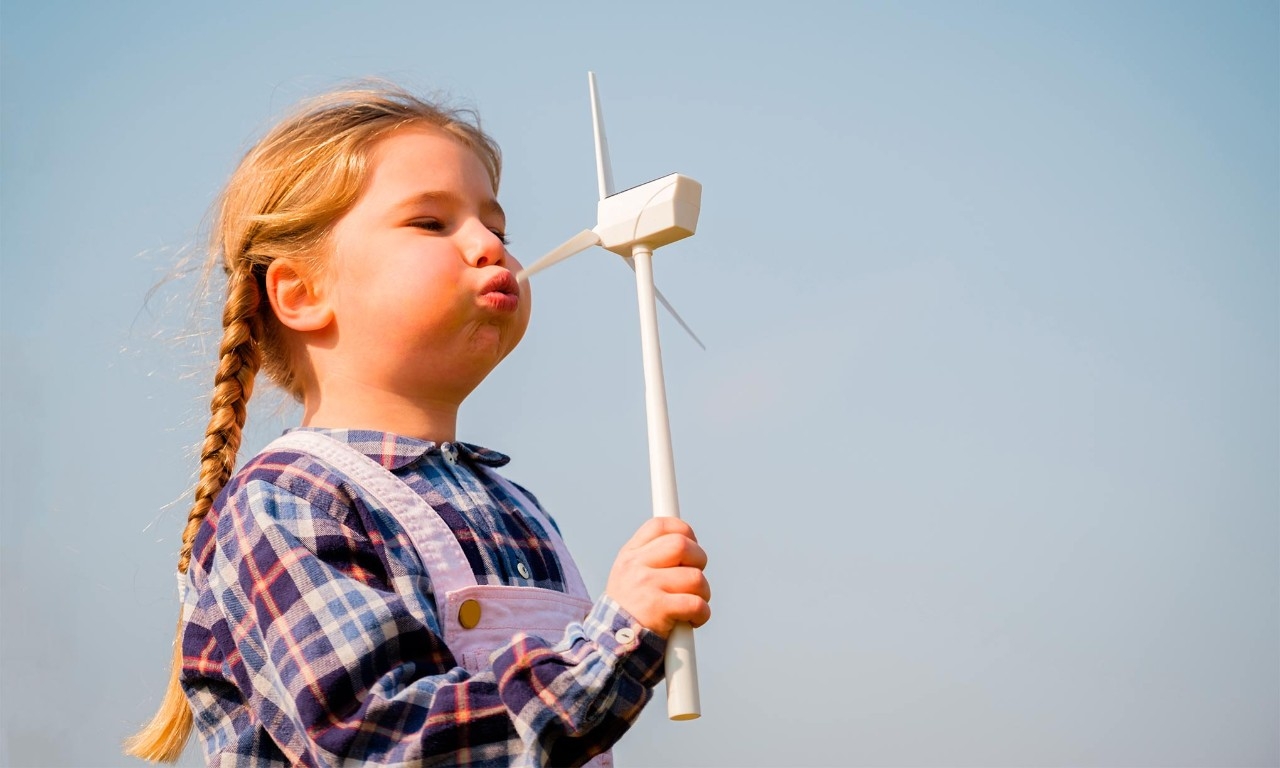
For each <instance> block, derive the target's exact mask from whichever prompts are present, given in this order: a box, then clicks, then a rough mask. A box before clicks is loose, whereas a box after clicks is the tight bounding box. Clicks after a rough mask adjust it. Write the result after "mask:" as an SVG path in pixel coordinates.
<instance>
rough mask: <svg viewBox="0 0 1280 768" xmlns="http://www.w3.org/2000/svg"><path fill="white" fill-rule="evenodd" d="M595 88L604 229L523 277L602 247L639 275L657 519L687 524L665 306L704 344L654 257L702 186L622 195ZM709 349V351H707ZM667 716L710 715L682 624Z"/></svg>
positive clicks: (688, 219)
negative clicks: (660, 284)
mask: <svg viewBox="0 0 1280 768" xmlns="http://www.w3.org/2000/svg"><path fill="white" fill-rule="evenodd" d="M587 80H588V82H589V84H590V86H591V117H592V121H593V124H594V127H595V143H596V175H597V178H598V181H599V183H600V203H599V206H598V207H597V212H596V218H597V223H596V225H595V227H593V228H591V229H585V230H583V231H581V232H579V233H578V234H576V235H574V236H573V237H572V238H570V239H569V240H568V241H566V242H565V243H564V244H563V245H561V246H560V247H558V248H556V249H555V250H553V251H551V253H548V254H547V255H546V256H543V257H542V258H541V259H538V260H537V261H536V262H534V263H533V264H531V265H530V266H529V267H528V268H527V269H525V270H523V271H521V272H520V273H519V274H518V275H516V279H517V280H525V279H527V278H528V277H529V276H530V275H532V274H534V273H536V272H540V271H542V270H544V269H546V268H547V267H549V266H551V265H552V264H555V263H557V262H559V261H563V260H564V259H567V258H569V257H570V256H573V255H574V254H577V253H580V252H582V251H585V250H587V249H588V248H590V247H592V246H595V245H599V246H602V247H604V248H605V249H606V250H609V251H612V252H614V253H616V254H618V255H619V256H622V257H623V258H624V259H626V260H627V263H628V264H630V265H631V268H632V269H633V270H635V273H636V295H637V297H638V299H639V303H640V346H641V350H642V352H643V355H644V396H645V415H646V420H647V422H648V429H649V475H650V483H651V488H652V493H653V515H654V517H679V516H680V502H679V500H678V499H677V497H676V468H675V458H674V457H673V455H672V452H671V427H670V423H669V422H668V420H667V392H666V386H665V384H664V383H663V377H662V349H661V347H660V346H659V344H658V311H657V302H661V303H662V305H663V306H664V307H666V309H667V311H669V312H670V313H671V315H672V316H673V317H674V318H675V319H676V321H677V322H678V323H680V325H681V327H683V328H684V329H685V331H687V332H688V333H689V335H690V336H693V339H694V341H697V342H698V346H702V342H701V341H698V337H697V336H696V335H694V333H693V331H692V330H690V328H689V326H688V325H686V324H685V322H684V320H682V319H681V318H680V316H679V315H678V314H677V313H676V311H675V309H674V308H672V306H671V305H670V304H669V303H668V302H667V300H666V299H665V298H664V297H663V296H662V294H661V293H659V292H658V290H657V289H656V288H655V287H654V284H653V251H654V249H655V248H659V247H661V246H664V245H667V244H668V243H674V242H675V241H677V240H682V239H684V238H686V237H689V236H690V235H692V234H693V232H694V229H696V228H697V226H698V212H699V210H700V209H701V207H702V185H701V184H699V183H698V182H696V181H694V180H693V179H691V178H689V177H688V176H682V175H680V174H678V173H673V174H670V175H669V176H663V177H662V178H660V179H654V180H653V181H650V182H647V183H645V184H641V185H640V186H638V187H632V188H631V189H627V190H624V191H622V192H618V193H614V191H613V171H612V169H611V168H610V166H609V148H608V144H607V143H606V141H605V137H604V119H603V117H602V116H601V114H600V98H599V95H598V94H597V92H596V76H595V73H594V72H589V73H587ZM704 349H705V347H704ZM666 678H667V715H668V716H669V717H670V718H671V719H672V720H692V719H694V718H696V717H698V716H700V715H701V714H702V707H701V703H700V702H699V697H698V667H697V661H696V658H695V654H694V644H693V627H691V626H690V625H689V624H685V623H681V624H677V625H676V627H675V629H674V630H672V632H671V636H670V637H669V638H668V639H667V656H666Z"/></svg>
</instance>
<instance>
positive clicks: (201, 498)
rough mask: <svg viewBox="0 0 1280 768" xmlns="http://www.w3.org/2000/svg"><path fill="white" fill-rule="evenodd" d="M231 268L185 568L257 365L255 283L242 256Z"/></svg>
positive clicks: (231, 449) (228, 464)
mask: <svg viewBox="0 0 1280 768" xmlns="http://www.w3.org/2000/svg"><path fill="white" fill-rule="evenodd" d="M242 263H244V264H245V267H244V268H241V269H237V270H236V271H235V272H232V274H231V277H230V279H229V282H228V284H227V304H226V307H225V309H224V310H223V313H222V328H223V331H222V344H221V345H220V347H219V355H220V361H219V363H218V371H217V373H216V374H215V375H214V378H213V397H212V399H211V400H210V403H209V426H208V428H206V429H205V437H204V445H203V446H202V447H201V449H200V479H199V480H198V481H197V482H196V499H195V503H194V504H193V505H192V507H191V512H190V513H189V514H188V515H187V525H186V528H184V529H183V531H182V549H181V550H180V551H179V553H178V571H179V572H181V573H186V572H187V567H188V565H189V564H190V562H191V546H192V543H193V542H194V541H195V536H196V531H198V530H199V529H200V524H201V523H202V522H203V521H204V518H205V515H207V514H209V508H210V507H212V506H213V500H214V498H216V497H217V495H218V493H219V492H220V491H221V490H222V487H223V486H224V485H226V484H227V481H228V480H230V479H231V473H232V472H233V471H234V470H235V464H236V454H237V453H238V452H239V451H240V440H241V437H242V435H243V430H244V422H245V415H246V413H247V411H248V408H247V406H248V404H249V397H250V396H251V395H252V394H253V380H254V376H256V375H257V373H258V368H260V367H261V365H262V349H261V342H262V327H263V323H262V315H261V314H260V313H259V312H258V284H257V278H256V275H255V274H254V271H253V270H252V269H251V267H250V266H249V265H248V263H247V262H242Z"/></svg>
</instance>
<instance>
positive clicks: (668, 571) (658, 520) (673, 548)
mask: <svg viewBox="0 0 1280 768" xmlns="http://www.w3.org/2000/svg"><path fill="white" fill-rule="evenodd" d="M706 566H707V553H706V552H704V551H703V549H702V547H701V546H700V545H699V544H698V540H697V539H696V538H695V537H694V535H693V529H692V528H690V527H689V524H688V523H686V522H684V521H683V520H680V519H679V518H675V517H655V518H652V519H650V520H649V521H648V522H646V523H645V524H644V525H642V526H640V530H638V531H636V535H635V536H632V537H631V540H630V541H628V542H627V543H626V544H624V545H623V547H622V550H621V551H620V552H618V557H617V559H616V560H614V561H613V569H612V570H611V571H610V572H609V583H608V584H607V585H606V586H605V588H604V591H605V592H606V593H607V594H608V595H609V596H610V597H612V598H613V599H614V600H615V601H617V603H618V604H619V605H621V606H622V607H623V608H625V609H626V610H627V612H628V613H630V614H631V615H632V616H634V617H635V618H636V620H637V621H639V622H640V623H641V624H643V625H644V626H645V627H646V628H648V629H650V630H652V631H654V632H657V633H658V634H659V635H662V636H663V637H666V636H667V635H669V634H670V633H671V628H672V626H674V625H675V624H676V622H680V621H687V622H689V623H690V624H692V625H693V626H695V627H700V626H702V625H703V624H705V623H706V622H707V619H709V618H711V606H709V605H708V604H707V602H708V601H709V600H710V599H711V585H710V584H708V583H707V578H706V576H705V575H703V573H702V569H703V568H705V567H706Z"/></svg>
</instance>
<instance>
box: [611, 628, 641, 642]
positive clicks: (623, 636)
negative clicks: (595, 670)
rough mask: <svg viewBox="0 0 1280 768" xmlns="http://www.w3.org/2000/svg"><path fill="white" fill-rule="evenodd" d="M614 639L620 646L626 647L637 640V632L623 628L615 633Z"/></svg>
mask: <svg viewBox="0 0 1280 768" xmlns="http://www.w3.org/2000/svg"><path fill="white" fill-rule="evenodd" d="M613 639H614V640H617V641H618V643H619V644H620V645H626V644H627V643H629V642H631V641H632V640H635V639H636V631H635V630H634V629H632V628H631V627H623V628H622V629H620V630H618V631H617V632H614V633H613Z"/></svg>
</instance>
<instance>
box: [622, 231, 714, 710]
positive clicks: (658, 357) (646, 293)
mask: <svg viewBox="0 0 1280 768" xmlns="http://www.w3.org/2000/svg"><path fill="white" fill-rule="evenodd" d="M631 256H632V259H633V260H634V263H635V267H636V296H637V297H638V299H639V301H640V348H641V351H642V352H643V354H644V410H645V416H646V419H647V421H648V424H649V478H650V484H651V490H652V493H653V516H654V517H679V516H680V501H679V499H678V498H677V497H676V462H675V457H674V455H673V454H672V452H671V424H670V422H669V421H668V419H667V389H666V384H665V383H664V382H663V377H662V347H661V346H660V345H659V343H658V308H657V304H656V297H655V290H654V287H653V250H652V249H651V248H649V247H648V246H645V245H634V246H632V248H631ZM666 677H667V716H668V717H670V718H671V719H672V720H693V719H694V718H697V717H699V716H701V715H702V704H701V702H700V701H699V697H698V663H697V659H696V658H695V655H694V647H693V627H692V626H690V625H689V624H687V623H684V622H682V623H680V624H677V625H676V626H675V628H674V629H673V630H672V631H671V636H670V637H668V638H667V657H666Z"/></svg>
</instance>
